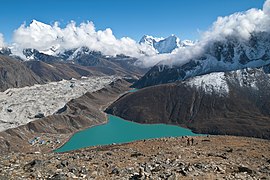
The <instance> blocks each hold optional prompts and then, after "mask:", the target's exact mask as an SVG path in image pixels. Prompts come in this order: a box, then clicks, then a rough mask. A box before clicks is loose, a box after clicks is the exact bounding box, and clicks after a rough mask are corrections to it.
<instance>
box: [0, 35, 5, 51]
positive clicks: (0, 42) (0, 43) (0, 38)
mask: <svg viewBox="0 0 270 180" xmlns="http://www.w3.org/2000/svg"><path fill="white" fill-rule="evenodd" d="M4 46H5V41H4V36H3V34H1V33H0V48H1V47H4Z"/></svg>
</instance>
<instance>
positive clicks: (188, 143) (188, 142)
mask: <svg viewBox="0 0 270 180" xmlns="http://www.w3.org/2000/svg"><path fill="white" fill-rule="evenodd" d="M187 145H188V146H189V145H190V141H189V138H188V139H187Z"/></svg>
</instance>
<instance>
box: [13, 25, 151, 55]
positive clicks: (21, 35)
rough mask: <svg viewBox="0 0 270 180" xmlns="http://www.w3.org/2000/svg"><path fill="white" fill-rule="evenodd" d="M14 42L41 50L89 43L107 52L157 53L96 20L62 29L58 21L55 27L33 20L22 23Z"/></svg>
mask: <svg viewBox="0 0 270 180" xmlns="http://www.w3.org/2000/svg"><path fill="white" fill-rule="evenodd" d="M13 41H14V43H15V45H16V46H17V48H19V49H23V48H34V49H37V50H39V51H46V50H49V49H50V48H52V47H53V48H54V49H57V50H58V51H61V50H63V49H72V48H78V47H81V46H86V47H88V48H90V49H91V50H95V51H101V52H102V53H103V54H105V55H117V54H125V55H129V56H134V57H140V56H141V55H142V54H141V53H140V52H141V51H144V52H147V53H148V54H153V53H155V52H154V51H153V49H151V48H149V47H147V46H145V45H139V44H138V43H136V41H134V40H133V39H131V38H129V37H123V38H121V39H117V38H116V37H115V36H114V35H113V32H112V30H111V29H110V28H107V29H105V30H103V31H102V30H98V31H97V30H96V29H95V26H94V24H93V22H85V23H81V24H80V25H78V26H77V25H76V23H75V22H74V21H72V22H70V23H69V24H67V26H66V27H64V28H61V27H60V26H59V23H58V22H55V23H54V25H52V26H51V25H47V24H44V23H41V22H38V21H36V20H33V21H32V23H31V24H30V25H29V26H26V24H22V25H21V26H20V27H19V28H18V29H16V30H15V31H14V35H13Z"/></svg>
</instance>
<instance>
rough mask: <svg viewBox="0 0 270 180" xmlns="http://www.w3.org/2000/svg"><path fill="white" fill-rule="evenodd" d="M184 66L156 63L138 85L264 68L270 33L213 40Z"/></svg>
mask: <svg viewBox="0 0 270 180" xmlns="http://www.w3.org/2000/svg"><path fill="white" fill-rule="evenodd" d="M186 62H187V63H184V64H181V65H172V66H169V65H166V63H164V64H163V63H162V62H161V63H160V64H158V65H156V66H154V67H153V68H152V69H151V70H150V71H149V72H148V73H146V74H145V76H144V77H142V78H141V79H140V80H139V81H138V82H137V83H136V84H135V85H134V86H135V87H138V88H141V87H145V86H151V85H156V84H163V83H168V82H174V81H177V80H185V79H187V78H190V77H194V76H198V75H202V74H207V73H211V72H225V71H232V70H238V69H243V68H247V67H261V66H264V65H267V64H269V63H270V34H269V33H267V32H257V33H253V34H252V35H251V36H250V38H249V39H248V40H239V39H238V38H237V37H233V36H230V37H227V38H225V39H224V40H219V41H213V42H211V43H209V44H207V46H205V47H204V50H203V51H202V52H201V53H200V54H199V55H198V56H196V57H193V58H192V59H187V60H186Z"/></svg>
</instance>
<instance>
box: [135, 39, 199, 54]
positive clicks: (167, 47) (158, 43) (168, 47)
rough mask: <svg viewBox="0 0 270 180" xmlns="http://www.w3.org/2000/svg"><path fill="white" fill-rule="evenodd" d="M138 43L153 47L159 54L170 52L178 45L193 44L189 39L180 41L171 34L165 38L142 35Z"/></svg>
mask: <svg viewBox="0 0 270 180" xmlns="http://www.w3.org/2000/svg"><path fill="white" fill-rule="evenodd" d="M139 43H140V44H146V45H148V46H150V47H153V48H154V49H155V50H156V51H157V52H158V53H159V54H164V53H171V52H172V51H173V50H175V49H177V48H179V47H187V46H193V45H194V42H192V41H190V40H184V41H180V39H179V38H178V37H176V36H175V35H171V36H169V37H167V38H155V37H153V36H149V35H144V36H143V37H142V38H141V40H140V41H139Z"/></svg>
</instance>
